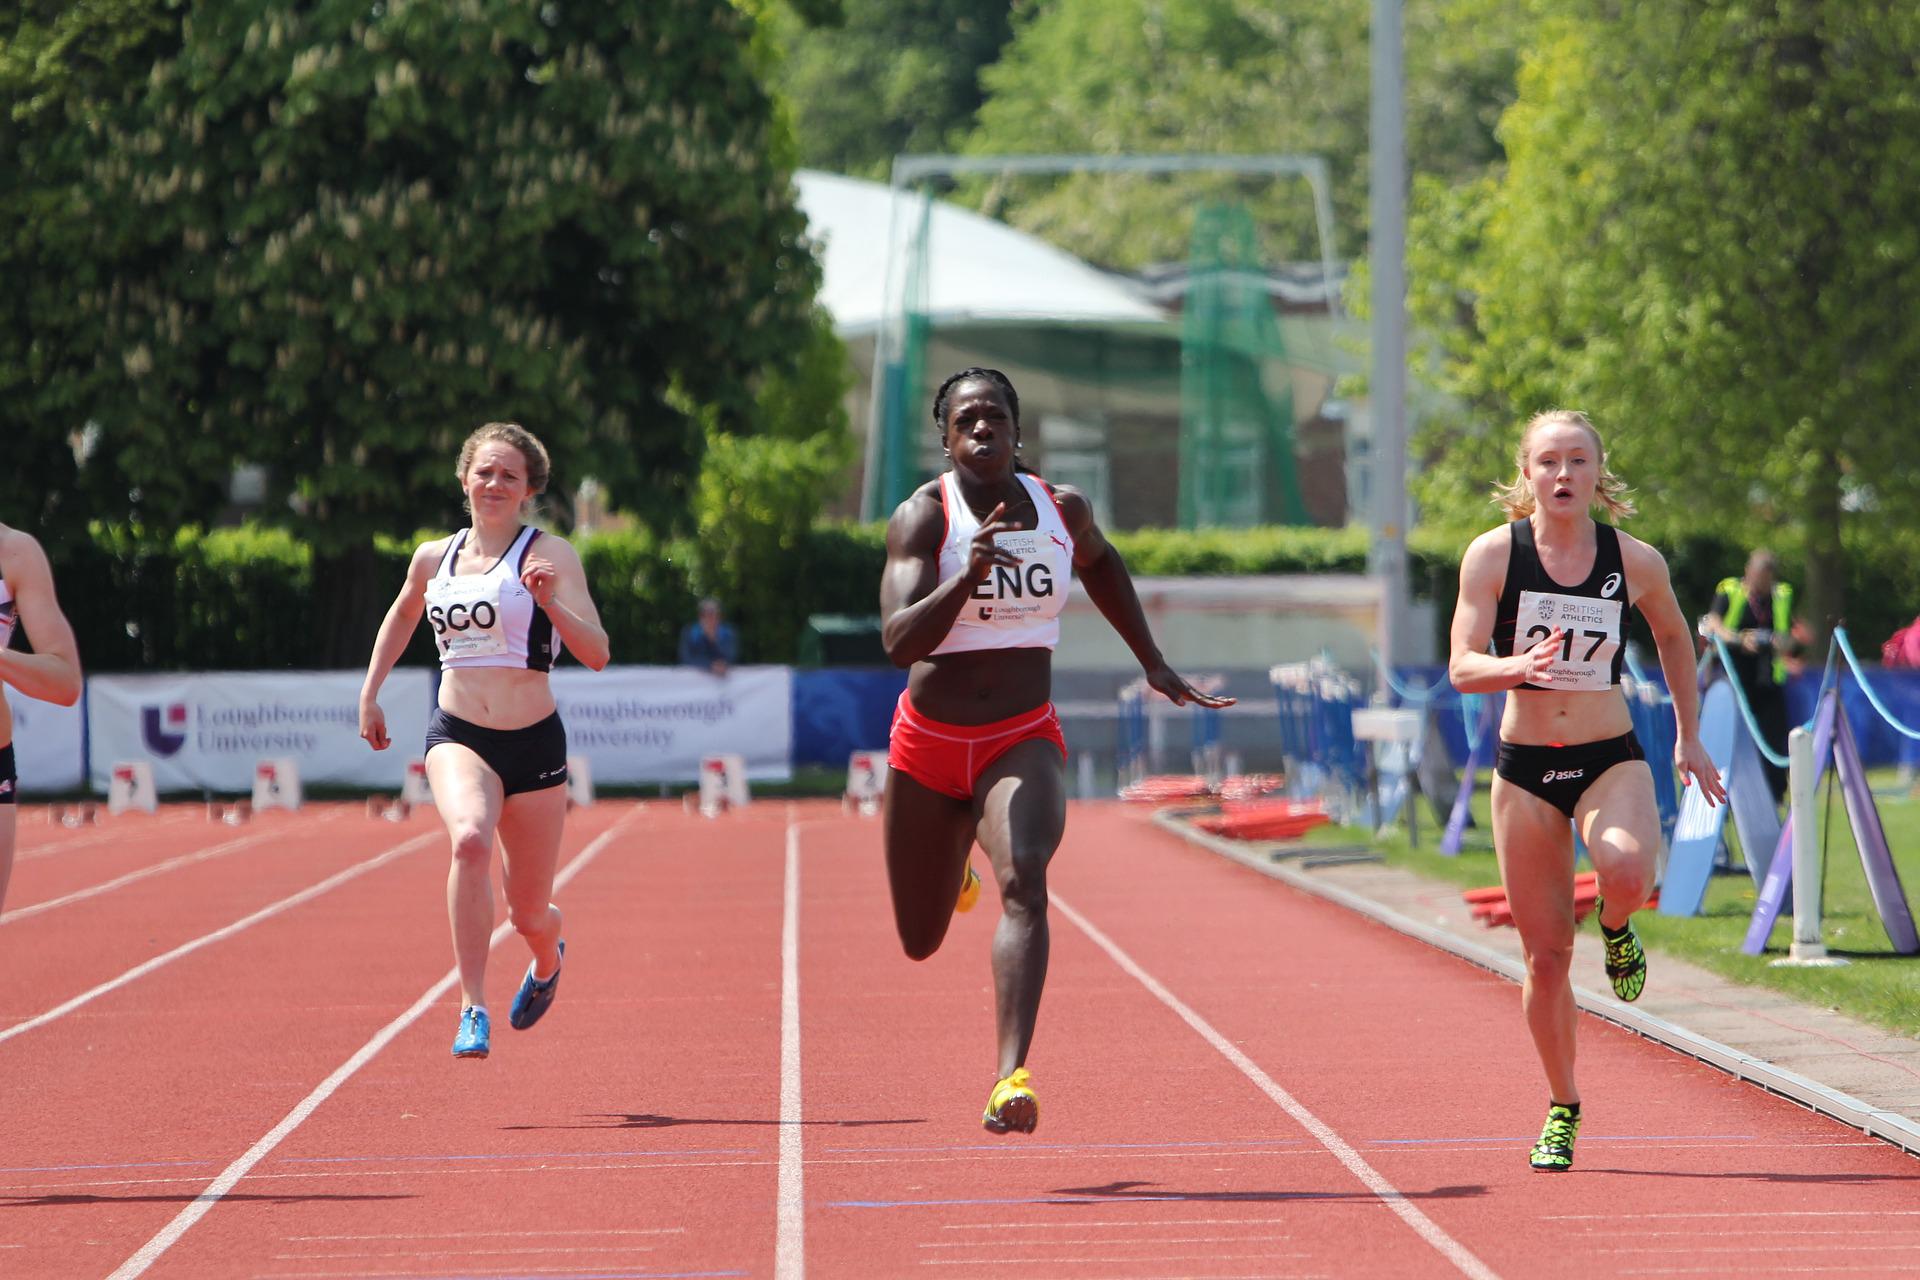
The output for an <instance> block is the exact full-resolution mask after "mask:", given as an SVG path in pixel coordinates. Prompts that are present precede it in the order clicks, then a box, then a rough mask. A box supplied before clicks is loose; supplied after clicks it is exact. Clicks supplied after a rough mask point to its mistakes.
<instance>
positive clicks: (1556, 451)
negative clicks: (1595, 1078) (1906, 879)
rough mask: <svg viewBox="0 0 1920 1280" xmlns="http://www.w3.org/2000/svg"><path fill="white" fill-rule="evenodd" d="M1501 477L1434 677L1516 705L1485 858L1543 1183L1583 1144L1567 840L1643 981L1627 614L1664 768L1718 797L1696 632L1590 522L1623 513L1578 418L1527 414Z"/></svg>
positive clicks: (1642, 816)
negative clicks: (1625, 683)
mask: <svg viewBox="0 0 1920 1280" xmlns="http://www.w3.org/2000/svg"><path fill="white" fill-rule="evenodd" d="M1515 462H1516V464H1517V465H1518V468H1519V473H1518V475H1517V476H1516V477H1515V478H1514V480H1513V482H1512V483H1511V484H1508V485H1504V486H1502V487H1501V488H1500V489H1499V490H1498V499H1499V501H1500V503H1501V505H1502V507H1503V508H1504V509H1505V510H1506V513H1507V515H1508V517H1509V518H1510V520H1511V523H1509V524H1506V525H1502V526H1501V527H1500V528H1497V529H1493V530H1489V531H1488V532H1486V533H1483V534H1481V535H1480V536H1479V537H1478V538H1475V539H1474V540H1473V543H1472V545H1471V546H1469V547H1468V548H1467V553H1466V556H1465V557H1464V558H1463V559H1462V560H1461V562H1460V601H1459V604H1458V606H1457V607H1456V608H1455V610H1454V614H1453V636H1452V656H1451V658H1450V660H1449V662H1448V672H1447V674H1448V677H1449V679H1451V680H1452V682H1453V687H1454V688H1456V689H1458V690H1460V692H1462V693H1493V692H1496V691H1499V690H1512V691H1513V692H1512V695H1511V696H1510V697H1508V699H1507V709H1506V714H1505V716H1504V717H1503V718H1502V720H1501V722H1500V751H1499V757H1498V759H1497V761H1496V764H1495V768H1494V779H1493V844H1494V850H1495V852H1496V853H1497V854H1498V856H1499V859H1500V878H1501V880H1502V882H1503V883H1504V884H1505V885H1506V889H1507V900H1508V901H1509V902H1510V903H1512V905H1513V922H1514V925H1515V927H1516V928H1517V929H1518V930H1519V932H1520V942H1521V945H1522V947H1523V948H1524V949H1525V952H1526V964H1527V976H1526V980H1525V982H1524V984H1523V985H1522V987H1521V1005H1522V1008H1524V1010H1525V1011H1526V1017H1527V1029H1528V1030H1529V1031H1530V1032H1532V1034H1533V1043H1534V1048H1535V1049H1536V1050H1537V1051H1538V1052H1539V1055H1540V1063H1541V1066H1542V1067H1544V1068H1545V1069H1546V1076H1547V1089H1548V1093H1549V1099H1548V1109H1547V1121H1546V1125H1545V1127H1544V1128H1543V1129H1542V1130H1541V1134H1540V1141H1539V1142H1538V1143H1536V1144H1535V1145H1534V1148H1533V1150H1532V1152H1531V1153H1530V1156H1529V1159H1530V1161H1531V1163H1532V1165H1533V1167H1534V1168H1535V1169H1539V1170H1542V1171H1545V1172H1554V1171H1559V1170H1565V1169H1569V1168H1571V1167H1572V1166H1573V1142H1574V1138H1575V1136H1576V1135H1577V1134H1578V1133H1579V1130H1580V1090H1579V1088H1578V1087H1577V1086H1576V1085H1575V1083H1574V1074H1573V1060H1574V1020H1575V1008H1574V1002H1573V988H1572V985H1571V983H1570V980H1569V977H1568V970H1569V969H1570V967H1571V964H1572V960H1573V932H1574V915H1573V859H1574V850H1573V831H1574V828H1576V827H1577V828H1578V829H1579V831H1580V836H1581V839H1582V840H1584V841H1585V843H1586V846H1587V852H1588V855H1589V856H1590V857H1591V858H1592V859H1593V867H1594V870H1595V871H1596V872H1598V873H1599V878H1600V894H1601V899H1602V901H1601V904H1600V907H1599V910H1598V913H1597V914H1598V915H1599V917H1600V929H1601V933H1602V935H1603V936H1604V938H1605V941H1606V952H1607V959H1606V969H1607V977H1608V979H1609V981H1611V982H1612V984H1613V990H1614V994H1616V995H1617V996H1619V997H1620V998H1621V999H1622V1000H1633V999H1637V998H1638V997H1639V995H1640V991H1641V988H1642V987H1643V986H1644V984H1645V982H1646V975H1647V961H1646V954H1645V953H1644V952H1643V951H1642V950H1641V949H1640V941H1639V939H1638V938H1636V937H1635V936H1634V933H1633V928H1632V925H1631V924H1630V923H1629V919H1630V917H1631V916H1632V914H1633V912H1634V911H1635V910H1637V909H1638V908H1639V907H1640V906H1641V905H1642V904H1643V903H1645V902H1646V900H1647V897H1648V895H1649V894H1651V893H1652V892H1653V887H1654V873H1655V867H1656V866H1657V864H1658V859H1659V854H1660V845H1661V834H1660V812H1659V809H1658V807H1657V806H1656V804H1655V802H1654V792H1653V772H1652V770H1651V769H1650V768H1649V767H1648V763H1647V761H1646V759H1645V757H1644V755H1643V753H1642V752H1641V750H1640V744H1639V742H1638V740H1637V739H1636V738H1635V737H1634V733H1633V717H1632V715H1631V714H1630V713H1629V712H1628V709H1627V701H1626V698H1625V697H1624V696H1623V695H1622V693H1621V691H1620V662H1621V657H1622V653H1621V646H1622V644H1623V643H1624V642H1625V638H1626V623H1627V610H1628V608H1629V607H1634V608H1638V609H1639V610H1640V614H1641V616H1642V617H1643V618H1645V619H1646V621H1647V626H1648V628H1649V629H1650V630H1651V631H1652V632H1653V639H1654V644H1655V645H1656V646H1657V647H1658V649H1659V652H1660V668H1661V670H1662V671H1663V672H1664V673H1665V674H1666V677H1667V686H1668V688H1669V689H1670V690H1671V691H1672V694H1673V711H1674V718H1675V720H1676V721H1677V722H1678V729H1679V733H1678V739H1677V742H1676V744H1675V747H1674V759H1673V764H1674V767H1675V768H1677V769H1678V771H1679V774H1680V779H1681V781H1682V783H1685V784H1696V785H1698V786H1699V787H1700V788H1701V790H1702V791H1703V792H1705V794H1706V795H1707V797H1708V798H1709V799H1710V800H1713V801H1714V802H1716V803H1718V802H1721V801H1724V800H1725V799H1726V792H1725V790H1724V789H1722V787H1721V785H1720V775H1719V773H1718V771H1717V770H1716V769H1715V768H1714V767H1713V761H1712V760H1711V759H1709V758H1708V756H1707V753H1706V749H1705V748H1703V747H1702V746H1701V745H1700V725H1699V694H1698V690H1697V689H1696V688H1695V685H1694V668H1693V631H1692V628H1690V627H1689V626H1688V625H1687V620H1686V617H1685V615H1683V614H1682V613H1681V612H1680V604H1679V602H1678V601H1677V600H1675V599H1674V596H1673V587H1672V585H1671V583H1670V582H1669V581H1668V578H1667V562H1666V560H1665V559H1664V558H1662V556H1661V555H1660V553H1659V552H1658V551H1656V550H1654V549H1653V548H1652V547H1650V546H1648V545H1647V544H1646V543H1644V542H1642V541H1640V540H1639V539H1638V538H1634V537H1631V536H1629V535H1628V534H1625V533H1621V532H1619V531H1618V530H1617V529H1615V528H1614V527H1613V526H1612V525H1610V524H1601V523H1599V522H1597V521H1596V520H1594V518H1593V515H1592V509H1593V508H1594V507H1595V506H1596V505H1597V506H1599V507H1601V508H1602V509H1604V510H1605V511H1606V512H1607V513H1608V514H1609V515H1610V516H1613V517H1614V518H1616V519H1618V518H1620V517H1622V516H1626V515H1630V514H1631V513H1632V511H1633V504H1632V503H1630V502H1629V501H1628V500H1627V497H1626V486H1625V485H1624V484H1622V483H1621V482H1620V480H1619V479H1618V478H1616V477H1615V476H1614V475H1612V474H1611V473H1610V472H1609V471H1608V470H1607V467H1606V450H1605V448H1604V447H1603V446H1602V444H1601V442H1600V433H1599V432H1598V431H1597V430H1595V429H1594V425H1593V423H1591V422H1589V421H1588V420H1587V417H1586V415H1585V414H1582V413H1575V412H1571V411H1569V410H1554V411H1552V412H1549V413H1542V414H1539V415H1537V416H1536V417H1535V418H1534V419H1533V420H1532V421H1530V422H1529V423H1528V424H1527V426H1526V429H1525V430H1524V431H1523V432H1522V433H1521V436H1520V447H1519V450H1518V451H1517V453H1516V455H1515ZM1662 767H1664V765H1663V766H1662Z"/></svg>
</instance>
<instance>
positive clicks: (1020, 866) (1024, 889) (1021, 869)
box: [1000, 858, 1047, 916]
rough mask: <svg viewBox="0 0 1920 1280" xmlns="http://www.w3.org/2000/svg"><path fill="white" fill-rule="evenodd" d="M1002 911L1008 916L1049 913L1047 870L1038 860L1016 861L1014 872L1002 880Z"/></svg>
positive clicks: (1017, 859)
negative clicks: (1028, 861)
mask: <svg viewBox="0 0 1920 1280" xmlns="http://www.w3.org/2000/svg"><path fill="white" fill-rule="evenodd" d="M1000 910H1001V911H1002V912H1003V913H1004V914H1006V915H1024V916H1043V915H1045V914H1046V913H1047V868H1046V864H1045V863H1044V862H1042V861H1040V860H1038V859H1035V860H1034V861H1032V862H1031V863H1023V862H1022V860H1021V859H1019V858H1016V859H1014V863H1013V870H1012V871H1011V872H1010V873H1009V874H1007V875H1005V876H1002V877H1001V878H1000Z"/></svg>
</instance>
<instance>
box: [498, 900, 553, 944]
mask: <svg viewBox="0 0 1920 1280" xmlns="http://www.w3.org/2000/svg"><path fill="white" fill-rule="evenodd" d="M557 914H558V912H556V911H555V910H554V909H553V904H552V903H551V902H539V903H534V902H529V903H525V904H517V903H515V902H513V901H512V900H511V899H509V900H508V902H507V922H508V923H509V924H511V925H512V926H513V931H514V932H515V933H517V934H519V935H520V936H522V937H526V938H531V937H537V936H539V935H540V934H543V933H547V932H549V931H550V930H551V929H552V928H553V918H554V916H555V915H557Z"/></svg>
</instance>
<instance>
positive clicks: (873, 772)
mask: <svg viewBox="0 0 1920 1280" xmlns="http://www.w3.org/2000/svg"><path fill="white" fill-rule="evenodd" d="M886 789H887V753H886V752H885V751H855V752H853V753H852V754H850V755H849V756H848V757H847V787H846V790H845V791H844V792H842V793H841V795H840V809H841V812H843V813H844V812H847V811H848V810H853V811H856V812H858V813H859V815H860V816H861V817H863V818H871V817H872V816H873V815H874V814H876V813H878V812H880V798H881V796H882V795H884V794H885V793H886Z"/></svg>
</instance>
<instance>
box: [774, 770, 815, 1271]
mask: <svg viewBox="0 0 1920 1280" xmlns="http://www.w3.org/2000/svg"><path fill="white" fill-rule="evenodd" d="M801 1115H802V1112H801V1106H800V828H799V826H798V825H797V824H796V823H795V822H794V809H793V806H792V805H791V804H789V805H788V806H787V865H786V892H785V900H784V902H783V904H782V907H781V913H780V1208H779V1215H778V1222H777V1225H776V1228H775V1233H774V1245H773V1275H774V1280H803V1277H804V1276H805V1275H806V1274H807V1256H806V1226H807V1205H806V1197H805V1178H804V1172H805V1167H806V1166H805V1161H804V1159H803V1157H804V1155H805V1152H804V1150H803V1149H802V1143H801V1127H800V1118H801Z"/></svg>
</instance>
